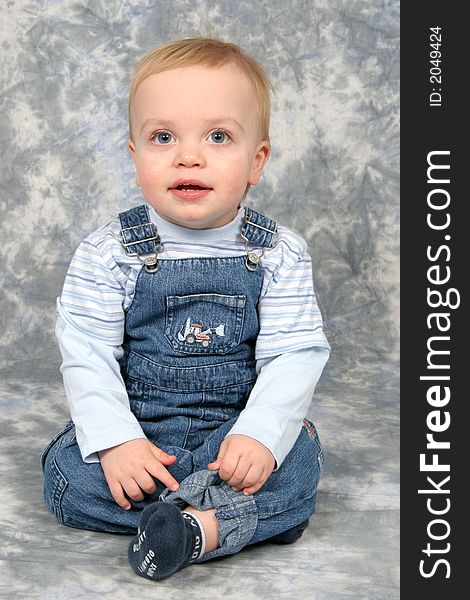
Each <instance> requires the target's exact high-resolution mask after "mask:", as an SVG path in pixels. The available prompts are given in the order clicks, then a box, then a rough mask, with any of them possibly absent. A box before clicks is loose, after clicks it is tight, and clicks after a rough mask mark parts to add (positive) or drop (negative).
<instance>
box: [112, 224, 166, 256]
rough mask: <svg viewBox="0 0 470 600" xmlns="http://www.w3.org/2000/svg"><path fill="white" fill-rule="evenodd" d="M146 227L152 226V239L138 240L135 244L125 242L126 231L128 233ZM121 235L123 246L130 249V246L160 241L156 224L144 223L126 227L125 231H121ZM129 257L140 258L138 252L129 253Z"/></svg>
mask: <svg viewBox="0 0 470 600" xmlns="http://www.w3.org/2000/svg"><path fill="white" fill-rule="evenodd" d="M146 225H150V227H151V229H152V231H153V233H154V235H153V236H152V237H149V238H145V239H143V240H136V241H134V242H125V241H124V231H128V230H129V229H137V227H145V226H146ZM120 234H121V238H122V245H123V246H124V248H129V246H135V245H137V244H143V243H144V242H155V241H157V240H158V241H160V236H159V235H158V230H157V226H156V225H155V224H154V223H143V224H140V225H133V226H132V227H124V228H123V229H121V231H120ZM129 256H138V252H131V253H129Z"/></svg>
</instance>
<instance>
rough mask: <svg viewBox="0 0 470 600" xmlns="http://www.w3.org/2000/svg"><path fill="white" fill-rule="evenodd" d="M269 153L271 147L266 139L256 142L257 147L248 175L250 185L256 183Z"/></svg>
mask: <svg viewBox="0 0 470 600" xmlns="http://www.w3.org/2000/svg"><path fill="white" fill-rule="evenodd" d="M270 153H271V148H270V146H269V142H268V141H266V140H263V141H262V142H260V143H259V144H258V147H257V148H256V154H255V156H254V158H253V164H252V166H251V171H250V175H249V177H248V183H250V184H251V185H256V184H257V183H258V181H259V179H260V177H261V173H262V171H263V168H264V165H265V164H266V163H267V161H268V158H269V155H270Z"/></svg>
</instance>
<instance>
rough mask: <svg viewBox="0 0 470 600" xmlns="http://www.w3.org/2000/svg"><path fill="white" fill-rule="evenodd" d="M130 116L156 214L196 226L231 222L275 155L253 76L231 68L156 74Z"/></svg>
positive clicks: (142, 180) (141, 176)
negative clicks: (262, 126)
mask: <svg viewBox="0 0 470 600" xmlns="http://www.w3.org/2000/svg"><path fill="white" fill-rule="evenodd" d="M131 118H132V131H133V138H134V139H133V140H131V141H129V150H130V153H131V155H132V158H133V159H134V163H135V167H136V173H137V175H136V181H137V185H139V186H140V187H141V189H142V193H143V195H144V196H145V198H146V200H147V202H148V203H149V204H151V205H152V206H153V207H154V208H155V210H156V211H157V212H158V214H159V215H160V216H161V217H162V218H164V219H166V220H167V221H170V222H172V223H176V224H177V225H182V226H184V227H191V228H194V229H207V228H212V227H221V226H222V225H226V224H227V223H229V222H230V221H231V220H232V219H233V218H234V217H235V215H236V212H237V208H238V205H239V203H240V201H241V199H242V197H243V194H244V192H245V188H246V185H247V184H248V183H250V184H256V183H258V180H259V178H260V175H261V171H262V169H263V166H264V164H265V162H266V161H267V159H268V156H269V144H268V142H266V141H261V142H260V140H259V118H258V110H257V100H256V96H255V93H254V91H253V88H252V85H251V82H250V80H249V79H248V77H247V76H246V75H245V74H243V73H241V72H240V71H238V70H237V69H236V68H234V67H233V66H225V67H223V68H218V69H211V68H208V67H203V66H195V67H184V68H180V69H172V70H170V71H164V72H162V73H157V74H154V75H150V76H149V77H147V78H146V79H144V81H143V82H142V83H141V84H140V86H139V87H138V88H137V92H136V95H135V99H134V103H133V106H132V109H131ZM191 183H193V184H198V185H199V186H200V187H196V188H195V186H191V185H190V184H191ZM185 184H187V185H185ZM201 187H202V188H203V189H201ZM178 188H179V189H178Z"/></svg>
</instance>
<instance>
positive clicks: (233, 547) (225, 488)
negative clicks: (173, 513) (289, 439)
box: [160, 419, 323, 562]
mask: <svg viewBox="0 0 470 600" xmlns="http://www.w3.org/2000/svg"><path fill="white" fill-rule="evenodd" d="M235 420H236V419H233V420H231V421H228V422H227V423H226V424H225V425H223V426H222V427H220V428H219V429H217V430H216V431H215V432H214V434H213V435H211V436H209V437H208V439H207V440H206V442H205V443H204V444H203V446H202V447H201V448H199V449H198V450H197V451H196V452H195V453H194V463H195V469H196V470H195V472H194V473H193V474H192V475H190V476H189V477H187V478H186V479H185V480H184V481H182V482H181V485H180V488H179V490H177V491H176V492H171V491H169V490H165V491H164V492H163V493H162V494H161V495H160V500H163V501H165V502H173V503H174V504H176V505H177V506H179V507H180V508H184V507H185V506H186V505H187V504H189V505H191V506H193V507H195V508H196V509H198V510H208V509H210V508H215V509H216V513H215V515H216V518H217V521H218V527H219V548H217V549H216V550H213V551H212V552H209V553H207V554H205V555H204V556H203V557H201V558H200V559H199V560H198V561H197V562H203V561H206V560H210V559H211V558H215V557H217V556H223V555H226V554H234V553H236V552H238V551H239V550H241V549H242V548H243V547H244V546H246V545H249V544H254V543H257V542H260V541H263V540H267V539H269V538H271V537H273V536H275V535H277V534H279V533H282V532H284V531H287V530H288V529H291V528H292V527H294V526H296V525H298V524H299V523H301V522H302V521H305V520H306V519H308V518H309V517H310V516H311V515H312V514H313V513H314V512H315V503H316V495H317V486H318V481H319V479H320V475H321V471H322V468H323V456H322V451H321V445H320V440H319V438H318V434H317V432H316V429H315V427H314V425H313V424H312V423H310V421H307V420H306V421H305V422H304V426H303V427H302V430H301V432H300V434H299V437H298V439H297V441H296V443H295V444H294V447H293V448H292V450H291V451H290V453H289V454H288V456H287V457H286V459H285V460H284V462H283V463H282V465H281V467H280V468H279V469H278V470H277V471H276V472H273V473H272V474H271V476H270V477H269V479H268V480H267V481H266V483H265V484H264V486H263V487H262V488H261V489H260V490H259V491H258V492H257V493H256V494H254V495H250V496H244V495H243V492H236V491H234V490H232V488H231V487H230V486H229V485H227V484H226V483H225V481H223V480H222V479H221V478H220V477H219V476H218V472H217V471H209V470H208V469H206V467H207V464H208V463H209V462H212V461H213V460H215V458H216V456H217V453H218V450H219V447H220V444H221V443H222V441H223V439H224V437H225V436H226V435H227V433H228V432H229V431H230V429H231V428H232V426H233V424H234V422H235ZM198 469H199V470H198Z"/></svg>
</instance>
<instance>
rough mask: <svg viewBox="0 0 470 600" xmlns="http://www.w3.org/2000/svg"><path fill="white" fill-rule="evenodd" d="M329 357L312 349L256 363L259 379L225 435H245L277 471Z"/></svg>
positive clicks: (323, 349) (326, 350)
mask: <svg viewBox="0 0 470 600" xmlns="http://www.w3.org/2000/svg"><path fill="white" fill-rule="evenodd" d="M329 354H330V352H329V350H328V349H327V348H323V347H313V348H304V349H302V350H296V351H293V352H287V353H285V354H282V355H280V356H277V357H275V358H270V359H264V360H261V361H258V367H259V375H258V379H257V380H256V383H255V385H254V387H253V390H252V392H251V394H250V397H249V399H248V402H247V404H246V407H245V408H244V409H243V410H242V412H241V413H240V416H239V417H238V419H237V421H236V423H235V425H234V426H233V427H232V429H231V430H230V432H229V433H228V435H233V434H242V435H247V436H249V437H251V438H253V439H255V440H257V441H258V442H260V443H261V444H263V445H264V446H266V448H268V449H269V450H270V451H271V452H272V454H273V456H274V458H275V460H276V467H275V469H274V470H275V471H277V469H279V467H280V466H281V464H282V462H283V461H284V459H285V457H286V456H287V455H288V454H289V452H290V450H291V449H292V447H293V445H294V444H295V441H296V440H297V438H298V436H299V433H300V430H301V427H302V422H303V419H304V418H305V416H306V415H307V411H308V408H309V406H310V402H311V400H312V396H313V393H314V391H315V386H316V384H317V382H318V380H319V379H320V375H321V374H322V371H323V367H324V366H325V364H326V362H327V360H328V357H329Z"/></svg>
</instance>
